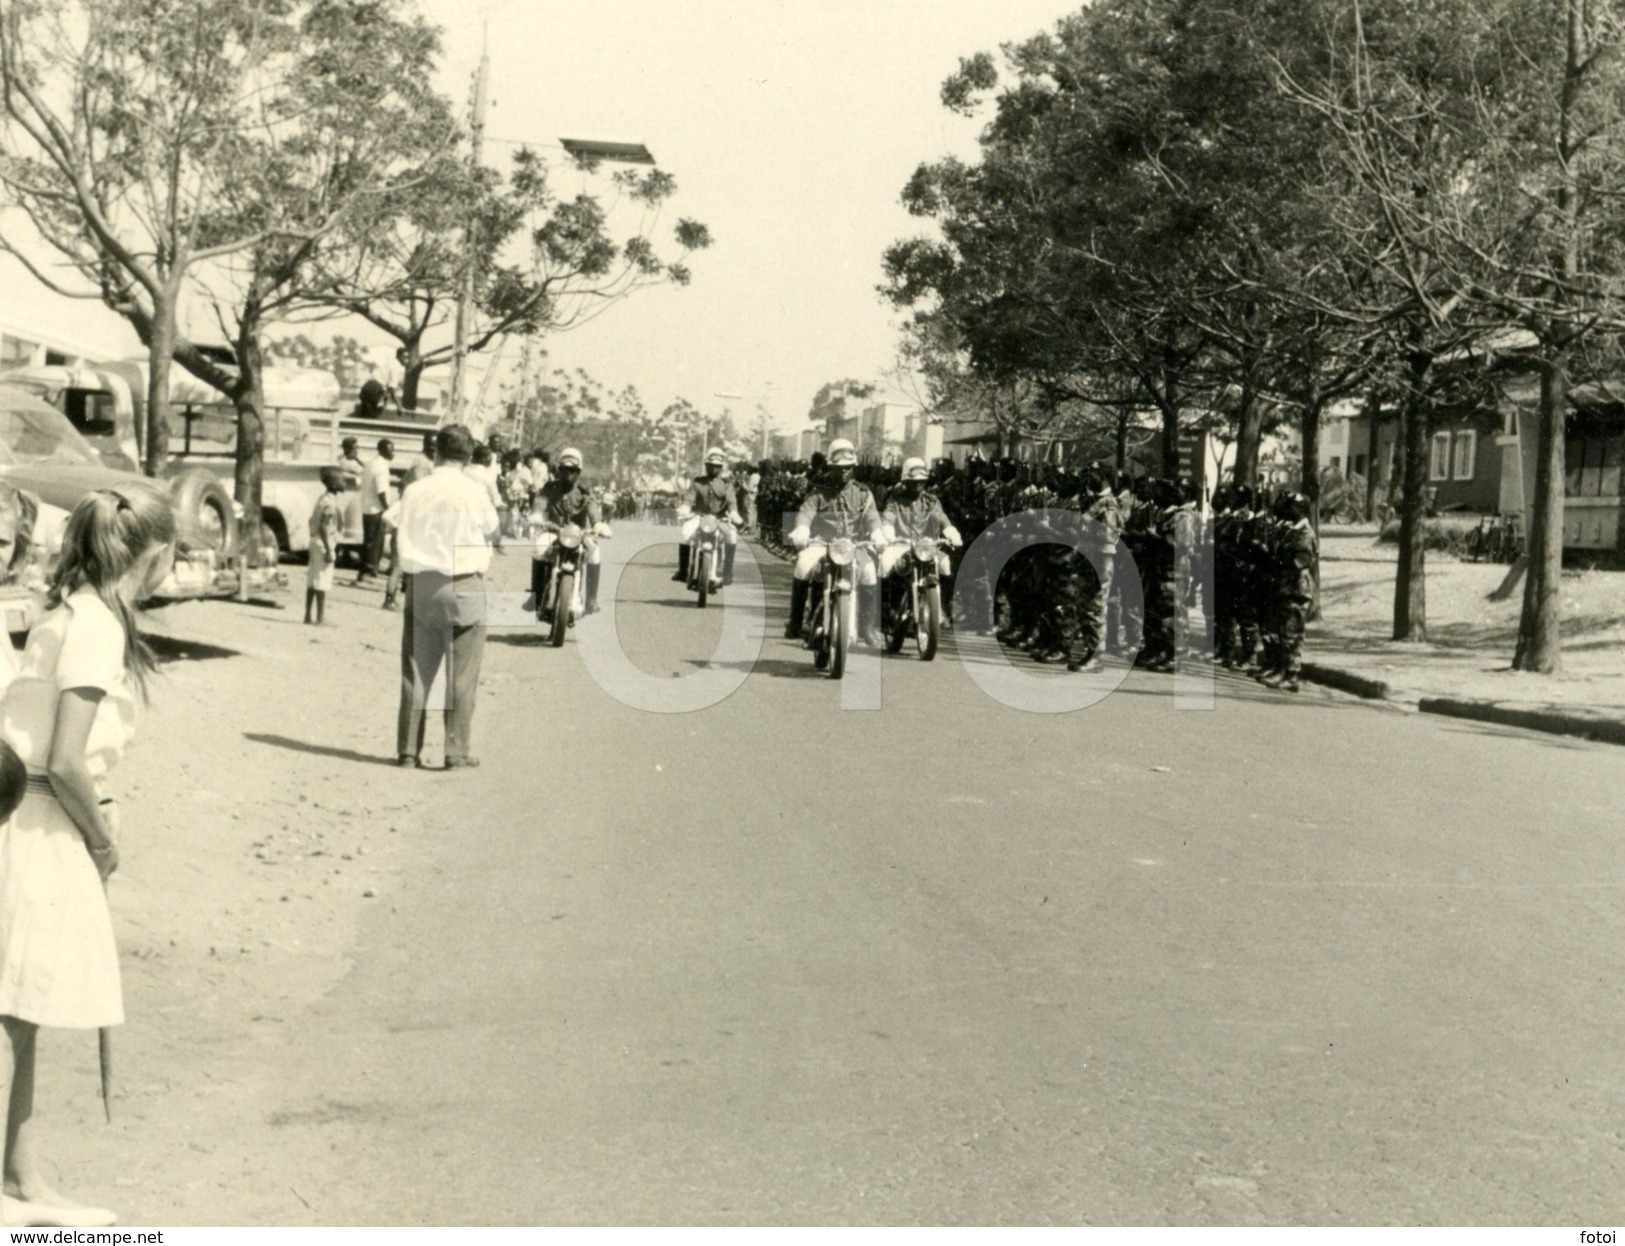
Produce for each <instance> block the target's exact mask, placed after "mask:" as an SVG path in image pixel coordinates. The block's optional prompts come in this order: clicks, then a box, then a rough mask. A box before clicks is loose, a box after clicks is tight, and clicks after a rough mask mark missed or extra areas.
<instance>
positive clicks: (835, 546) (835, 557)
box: [829, 537, 857, 567]
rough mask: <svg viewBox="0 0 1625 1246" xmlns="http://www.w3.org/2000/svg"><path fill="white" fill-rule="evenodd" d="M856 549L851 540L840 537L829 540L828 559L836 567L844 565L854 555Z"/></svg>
mask: <svg viewBox="0 0 1625 1246" xmlns="http://www.w3.org/2000/svg"><path fill="white" fill-rule="evenodd" d="M856 553H857V549H856V547H855V546H854V545H853V544H852V542H851V541H849V540H847V539H846V538H845V537H842V538H841V539H840V540H838V541H831V542H830V546H829V560H830V561H831V562H832V563H834V564H835V565H836V566H837V567H844V566H846V565H847V564H848V563H850V562H851V561H852V559H853V557H854V556H855V555H856Z"/></svg>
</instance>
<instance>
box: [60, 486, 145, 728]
mask: <svg viewBox="0 0 1625 1246" xmlns="http://www.w3.org/2000/svg"><path fill="white" fill-rule="evenodd" d="M174 539H175V512H174V510H173V509H172V508H171V507H170V505H169V499H168V498H166V497H165V496H164V495H163V494H161V493H159V492H158V490H156V489H154V488H151V487H150V486H146V485H140V486H132V487H131V488H130V489H128V490H126V491H124V492H117V491H114V490H111V489H106V490H101V491H98V492H96V493H90V494H87V495H86V496H85V497H83V498H81V499H80V501H79V505H77V506H75V507H74V508H73V513H72V514H71V515H69V516H68V524H67V527H66V528H65V529H64V530H63V534H62V553H61V555H60V556H59V557H58V559H57V563H56V567H55V569H54V570H53V571H52V572H51V583H50V592H49V594H48V596H47V597H46V604H47V605H48V606H50V607H51V608H53V609H54V608H55V607H58V606H60V605H62V603H63V602H64V600H65V599H66V598H67V596H68V595H69V594H70V593H72V592H74V591H75V590H77V589H80V588H84V587H89V588H91V589H93V590H95V593H96V595H97V596H98V597H100V598H101V599H102V601H103V602H105V603H106V604H107V608H108V609H109V610H111V611H112V612H113V614H114V615H115V616H116V617H117V618H118V621H119V622H120V623H121V624H123V626H124V640H125V644H124V669H125V672H126V673H127V674H128V675H129V676H130V679H131V681H132V682H133V683H134V684H135V686H136V688H137V690H138V691H139V692H140V693H141V695H142V697H143V698H144V697H145V696H146V693H147V675H148V673H149V672H151V671H152V670H153V669H154V668H155V667H156V666H157V662H156V660H155V659H154V658H153V655H152V650H151V649H150V648H149V647H148V645H147V642H146V641H145V640H143V639H142V638H141V632H140V630H139V629H138V628H137V627H136V625H135V606H136V603H135V600H134V597H135V594H134V593H133V592H131V591H130V588H129V585H128V583H127V580H128V576H129V572H130V570H131V568H133V567H134V566H135V565H136V564H137V563H138V562H140V561H141V559H142V557H143V556H145V555H146V554H147V553H149V552H150V551H151V550H153V549H154V548H156V547H158V546H160V545H168V544H169V543H170V542H171V541H173V540H174Z"/></svg>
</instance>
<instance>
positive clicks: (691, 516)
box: [671, 450, 742, 588]
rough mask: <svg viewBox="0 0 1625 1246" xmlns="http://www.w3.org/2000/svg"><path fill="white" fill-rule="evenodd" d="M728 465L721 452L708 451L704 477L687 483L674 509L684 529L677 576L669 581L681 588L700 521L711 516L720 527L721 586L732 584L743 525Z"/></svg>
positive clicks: (679, 549)
mask: <svg viewBox="0 0 1625 1246" xmlns="http://www.w3.org/2000/svg"><path fill="white" fill-rule="evenodd" d="M727 464H728V460H727V457H726V456H725V455H724V454H723V453H722V451H721V450H712V451H709V452H708V453H707V454H706V456H705V475H703V476H696V477H694V479H693V480H691V481H689V482H688V492H687V493H685V494H684V495H683V501H682V505H680V506H679V507H678V508H677V518H678V519H680V520H681V521H682V524H683V526H682V529H681V533H680V537H679V539H680V541H681V544H680V545H679V546H678V547H677V574H676V575H674V576H672V577H671V578H672V579H673V580H676V581H678V582H680V583H684V584H686V583H687V582H688V565H689V559H690V558H691V557H692V556H693V552H694V546H693V544H692V542H693V540H694V533H695V531H696V530H697V529H698V528H699V526H700V517H701V516H702V515H714V516H715V517H716V518H717V519H718V520H719V521H720V522H721V525H722V540H723V546H722V567H721V568H720V570H721V582H722V584H723V585H728V584H732V583H733V582H734V551H735V549H736V548H737V547H738V545H739V524H740V523H741V522H742V521H741V519H740V517H739V508H738V507H737V506H736V505H735V504H734V486H733V482H732V481H730V480H729V479H728V478H727V475H726V474H725V471H724V469H725V468H726V467H727ZM712 570H713V571H715V570H717V568H712ZM710 587H712V588H715V587H717V582H716V581H715V580H713V581H712V583H711V585H710Z"/></svg>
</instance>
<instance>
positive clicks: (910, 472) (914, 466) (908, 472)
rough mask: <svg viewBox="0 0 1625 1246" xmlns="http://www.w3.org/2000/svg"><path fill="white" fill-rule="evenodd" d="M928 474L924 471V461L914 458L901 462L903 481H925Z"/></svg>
mask: <svg viewBox="0 0 1625 1246" xmlns="http://www.w3.org/2000/svg"><path fill="white" fill-rule="evenodd" d="M929 474H930V473H928V472H927V471H926V468H925V460H924V459H917V458H916V459H904V460H903V479H904V480H925V479H926V478H927V477H928V476H929Z"/></svg>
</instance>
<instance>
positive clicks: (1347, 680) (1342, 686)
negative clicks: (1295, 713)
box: [1298, 662, 1390, 701]
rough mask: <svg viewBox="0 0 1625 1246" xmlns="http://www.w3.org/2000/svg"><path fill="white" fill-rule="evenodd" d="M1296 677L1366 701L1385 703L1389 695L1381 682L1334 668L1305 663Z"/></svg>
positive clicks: (1384, 684)
mask: <svg viewBox="0 0 1625 1246" xmlns="http://www.w3.org/2000/svg"><path fill="white" fill-rule="evenodd" d="M1298 677H1299V678H1300V679H1307V680H1308V681H1309V682H1310V683H1312V684H1324V685H1325V686H1326V687H1328V688H1336V689H1337V690H1338V691H1339V692H1352V693H1353V694H1354V695H1355V696H1357V697H1364V698H1365V699H1366V700H1368V701H1386V700H1388V698H1389V695H1390V692H1389V688H1388V685H1387V684H1386V683H1384V682H1383V681H1382V680H1380V679H1367V678H1366V677H1365V676H1364V675H1354V674H1350V673H1349V672H1348V671H1340V670H1338V669H1337V668H1336V667H1335V666H1320V665H1317V664H1316V663H1314V662H1305V663H1304V664H1303V668H1302V669H1301V670H1300V671H1299V672H1298Z"/></svg>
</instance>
